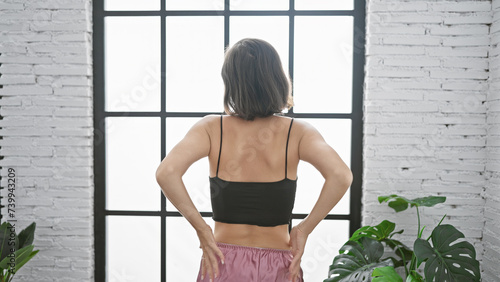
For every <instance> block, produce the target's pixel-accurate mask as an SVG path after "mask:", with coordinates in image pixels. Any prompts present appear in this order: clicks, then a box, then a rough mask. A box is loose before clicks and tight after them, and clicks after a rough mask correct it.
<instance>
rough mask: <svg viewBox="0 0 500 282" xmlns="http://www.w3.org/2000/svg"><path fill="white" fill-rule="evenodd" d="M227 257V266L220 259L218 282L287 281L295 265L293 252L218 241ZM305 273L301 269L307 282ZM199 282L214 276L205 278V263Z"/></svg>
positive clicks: (301, 273) (301, 274) (199, 275)
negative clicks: (292, 265) (290, 268)
mask: <svg viewBox="0 0 500 282" xmlns="http://www.w3.org/2000/svg"><path fill="white" fill-rule="evenodd" d="M217 246H218V247H219V249H220V250H221V251H222V253H223V254H224V258H225V259H224V264H222V263H221V262H220V260H219V276H217V278H215V280H214V282H215V281H225V282H237V281H245V282H285V281H290V280H288V267H289V266H290V263H291V262H292V251H290V250H280V249H270V248H257V247H247V246H240V245H233V244H226V243H219V242H217ZM302 276H303V272H302V269H300V279H299V280H295V281H298V282H303V281H304V280H303V278H302ZM196 281H197V282H208V281H210V277H209V276H208V274H205V277H204V279H201V262H200V270H199V272H198V278H197V279H196Z"/></svg>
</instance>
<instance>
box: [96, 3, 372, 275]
mask: <svg viewBox="0 0 500 282" xmlns="http://www.w3.org/2000/svg"><path fill="white" fill-rule="evenodd" d="M104 1H105V0H95V1H93V67H94V68H93V82H94V85H93V88H94V103H93V106H94V110H93V116H94V258H95V263H94V265H95V272H94V275H95V280H96V281H105V280H106V241H105V238H106V234H105V232H106V216H108V215H125V216H126V215H129V216H159V217H160V218H161V224H160V233H161V234H160V238H161V242H160V245H161V250H160V252H161V255H160V261H161V282H165V281H166V251H167V250H166V228H165V227H166V218H167V217H169V216H173V217H180V216H182V215H181V214H180V213H179V212H174V211H167V210H166V198H165V196H164V195H163V194H161V210H160V211H133V210H106V208H105V203H106V187H105V183H106V171H105V163H106V159H105V150H106V149H105V125H104V121H105V118H106V117H123V116H127V117H160V118H161V159H163V158H164V157H165V156H166V153H167V152H166V146H165V143H166V135H165V130H166V129H165V122H166V118H169V117H203V116H205V115H207V114H219V113H214V112H167V111H166V105H165V104H166V103H165V102H166V86H165V71H166V60H165V53H166V52H165V50H166V35H165V21H166V17H168V16H224V46H228V44H229V28H230V26H229V18H230V16H288V17H289V57H288V65H289V72H290V76H291V78H292V80H293V68H294V66H293V54H294V52H293V51H294V50H293V48H294V43H293V42H294V23H295V22H294V17H295V16H346V15H347V16H353V42H352V44H353V45H352V46H353V65H352V71H353V75H352V111H351V113H294V112H293V108H292V109H291V110H290V111H289V112H288V113H287V114H286V116H290V117H295V118H330V119H350V120H351V160H350V168H351V171H352V173H353V176H354V179H353V182H352V185H351V189H350V212H349V214H347V215H339V214H329V215H328V216H326V218H325V219H326V220H349V233H350V235H352V234H353V232H354V231H355V230H356V229H358V228H359V227H360V225H361V187H362V175H363V172H362V169H363V167H362V150H363V148H362V139H363V85H364V65H365V0H353V1H354V9H353V10H295V9H294V7H295V0H289V10H279V11H274V10H273V11H261V10H258V11H239V10H238V11H236V10H230V8H229V1H230V0H224V10H223V11H205V10H203V11H191V10H189V11H187V10H186V11H167V10H166V6H165V5H166V4H165V0H158V1H160V3H161V4H160V10H158V11H105V10H104ZM107 16H159V17H160V21H161V34H160V42H161V74H162V75H161V85H160V87H161V88H160V100H161V102H160V103H161V110H160V111H159V112H117V111H110V112H107V111H105V109H104V97H105V96H104V95H105V91H104V89H105V88H104V86H105V84H104V83H105V77H104V75H105V73H104V64H105V61H104V59H105V58H104V18H105V17H107ZM221 47H222V46H221ZM159 161H160V160H159ZM152 175H153V174H152ZM159 193H161V191H160V190H159ZM201 215H202V216H203V217H211V216H212V213H211V212H201ZM306 216H307V214H293V215H292V218H293V219H302V218H304V217H306Z"/></svg>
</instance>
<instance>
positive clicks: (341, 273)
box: [324, 237, 392, 282]
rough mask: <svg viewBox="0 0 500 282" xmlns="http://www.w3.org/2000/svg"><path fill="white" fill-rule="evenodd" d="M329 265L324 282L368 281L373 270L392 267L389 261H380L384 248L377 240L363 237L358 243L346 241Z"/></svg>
mask: <svg viewBox="0 0 500 282" xmlns="http://www.w3.org/2000/svg"><path fill="white" fill-rule="evenodd" d="M339 253H340V254H339V255H337V256H336V257H335V258H334V259H333V263H332V265H330V271H329V272H328V277H329V278H327V279H325V280H324V282H337V281H341V282H347V281H352V282H354V281H356V282H357V281H370V279H371V273H372V272H373V269H375V268H377V267H382V266H392V261H391V260H390V259H387V260H384V261H380V258H381V257H382V255H383V254H384V246H383V245H382V243H380V242H378V241H377V240H374V239H370V238H367V237H363V238H361V239H360V240H359V242H355V241H347V243H345V244H344V246H342V247H341V248H340V250H339Z"/></svg>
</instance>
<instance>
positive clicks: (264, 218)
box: [209, 115, 297, 226]
mask: <svg viewBox="0 0 500 282" xmlns="http://www.w3.org/2000/svg"><path fill="white" fill-rule="evenodd" d="M220 124H221V125H220V127H221V133H220V134H221V136H220V139H221V142H220V148H219V159H218V160H217V173H216V176H215V177H210V178H209V179H210V194H211V200H212V210H213V216H212V218H213V220H214V221H218V222H224V223H240V224H251V225H258V226H277V225H282V224H291V215H292V209H293V205H294V202H295V191H296V186H297V179H295V180H291V179H288V178H287V161H288V140H289V139H290V130H291V129H292V124H293V119H292V120H291V122H290V128H289V129H288V137H287V140H286V149H285V178H284V179H282V180H279V181H273V182H234V181H226V180H223V179H220V178H219V162H220V155H221V151H222V115H221V120H220ZM290 226H291V225H290Z"/></svg>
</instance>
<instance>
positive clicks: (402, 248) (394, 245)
mask: <svg viewBox="0 0 500 282" xmlns="http://www.w3.org/2000/svg"><path fill="white" fill-rule="evenodd" d="M383 242H385V243H386V245H387V246H389V247H390V248H391V249H392V250H393V251H394V254H396V255H397V258H394V257H391V258H392V259H393V263H394V267H395V268H397V267H400V266H403V265H404V264H405V263H408V262H409V261H410V260H411V257H412V256H413V251H412V250H411V249H410V248H409V247H407V246H406V245H405V244H403V243H402V242H400V241H398V240H394V239H390V240H389V239H387V240H384V241H383ZM403 255H404V258H405V261H404V262H405V263H404V262H403Z"/></svg>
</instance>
